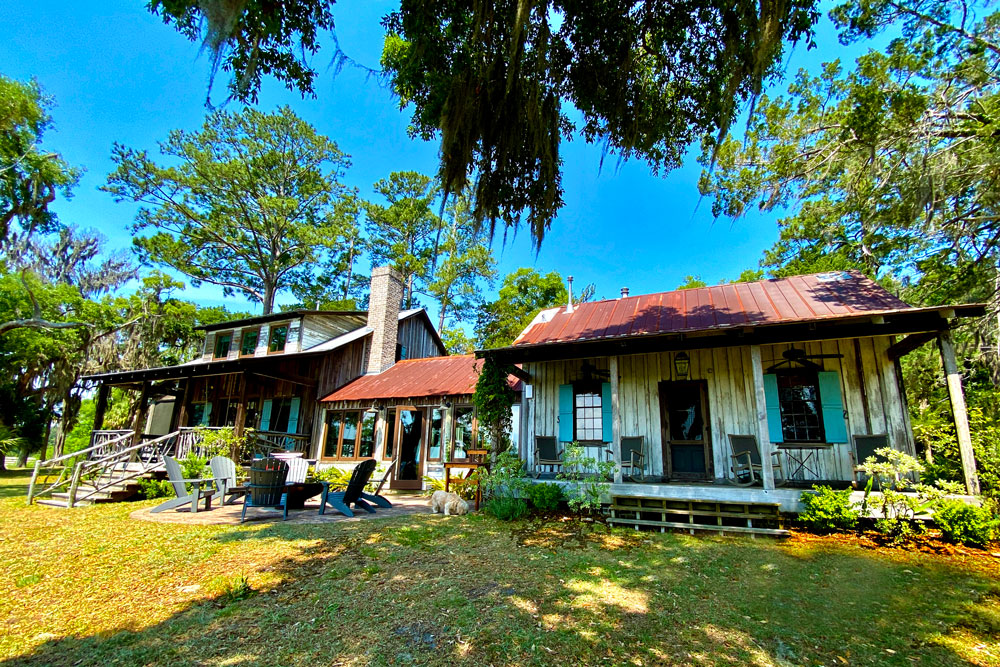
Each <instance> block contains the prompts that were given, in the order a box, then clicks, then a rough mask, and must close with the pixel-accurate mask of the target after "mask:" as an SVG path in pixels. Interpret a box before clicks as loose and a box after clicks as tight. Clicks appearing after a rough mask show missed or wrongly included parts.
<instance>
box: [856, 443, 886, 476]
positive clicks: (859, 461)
mask: <svg viewBox="0 0 1000 667" xmlns="http://www.w3.org/2000/svg"><path fill="white" fill-rule="evenodd" d="M888 446H889V436H888V434H886V433H879V434H876V435H855V436H854V450H853V451H852V452H851V472H852V474H853V475H854V480H853V481H854V483H855V484H860V483H861V477H860V476H861V475H863V474H864V470H862V469H861V466H862V465H863V464H864V462H865V461H867V460H868V459H870V458H872V457H874V456H875V450H876V449H882V448H883V447H888Z"/></svg>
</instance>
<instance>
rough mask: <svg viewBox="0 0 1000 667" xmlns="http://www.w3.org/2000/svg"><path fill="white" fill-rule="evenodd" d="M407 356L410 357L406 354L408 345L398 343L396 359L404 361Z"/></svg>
mask: <svg viewBox="0 0 1000 667" xmlns="http://www.w3.org/2000/svg"><path fill="white" fill-rule="evenodd" d="M407 358H408V357H407V356H406V346H405V345H402V344H400V343H396V361H402V360H403V359H407Z"/></svg>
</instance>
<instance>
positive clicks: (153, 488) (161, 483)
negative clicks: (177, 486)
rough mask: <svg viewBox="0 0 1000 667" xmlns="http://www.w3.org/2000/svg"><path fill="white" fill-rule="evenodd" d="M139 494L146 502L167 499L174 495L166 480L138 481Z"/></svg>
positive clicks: (172, 488)
mask: <svg viewBox="0 0 1000 667" xmlns="http://www.w3.org/2000/svg"><path fill="white" fill-rule="evenodd" d="M139 493H140V494H142V497H143V498H145V499H146V500H155V499H156V498H169V497H170V496H172V495H174V487H173V486H172V485H171V484H170V480H166V479H140V480H139Z"/></svg>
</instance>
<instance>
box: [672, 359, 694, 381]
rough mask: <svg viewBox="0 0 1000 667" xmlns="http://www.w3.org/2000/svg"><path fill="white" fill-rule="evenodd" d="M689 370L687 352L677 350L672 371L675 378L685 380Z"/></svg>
mask: <svg viewBox="0 0 1000 667" xmlns="http://www.w3.org/2000/svg"><path fill="white" fill-rule="evenodd" d="M690 370H691V357H689V356H688V353H687V352H678V353H677V354H675V355H674V373H676V374H677V379H679V380H685V379H687V376H688V371H690Z"/></svg>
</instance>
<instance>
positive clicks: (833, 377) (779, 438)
mask: <svg viewBox="0 0 1000 667" xmlns="http://www.w3.org/2000/svg"><path fill="white" fill-rule="evenodd" d="M764 397H765V403H766V408H767V426H768V431H769V434H770V437H771V441H772V442H785V443H795V442H803V443H806V442H847V426H846V424H845V423H844V404H843V400H842V399H841V395H840V375H839V374H838V373H837V372H835V371H814V370H811V369H795V370H790V371H782V372H779V373H775V374H770V375H765V376H764Z"/></svg>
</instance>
